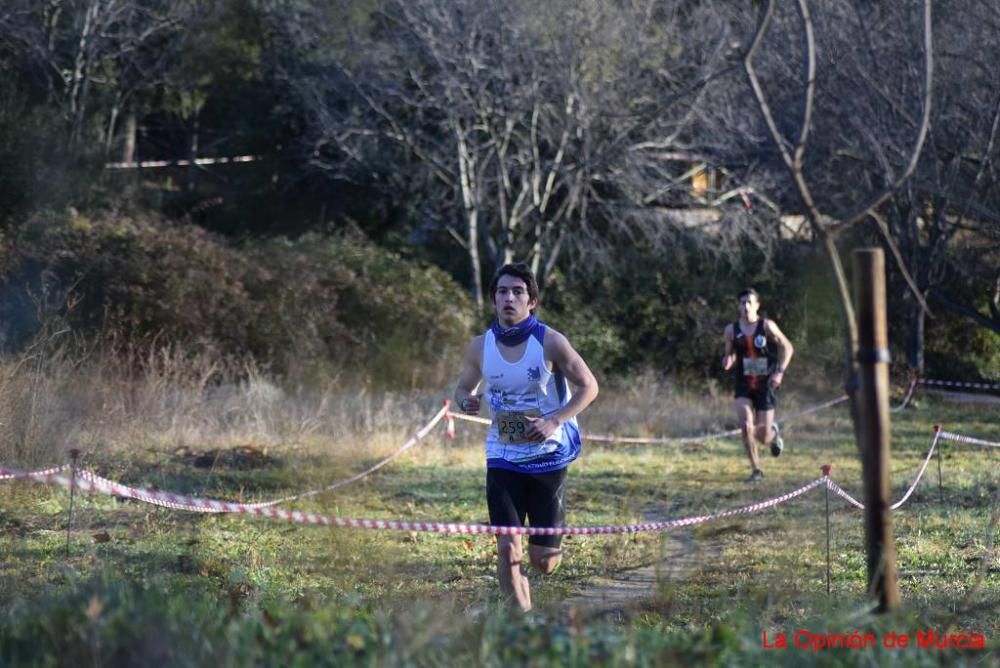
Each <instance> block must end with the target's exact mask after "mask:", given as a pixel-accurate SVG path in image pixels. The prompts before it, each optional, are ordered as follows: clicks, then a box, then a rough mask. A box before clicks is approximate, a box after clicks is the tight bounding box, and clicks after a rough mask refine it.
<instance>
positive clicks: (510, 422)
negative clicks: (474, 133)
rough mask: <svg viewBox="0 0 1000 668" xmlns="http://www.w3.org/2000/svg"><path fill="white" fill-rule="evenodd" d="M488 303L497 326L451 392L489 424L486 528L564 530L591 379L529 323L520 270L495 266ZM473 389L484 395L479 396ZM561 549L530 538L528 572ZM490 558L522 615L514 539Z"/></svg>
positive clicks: (530, 286) (526, 284) (523, 583)
mask: <svg viewBox="0 0 1000 668" xmlns="http://www.w3.org/2000/svg"><path fill="white" fill-rule="evenodd" d="M490 298H491V299H492V301H493V307H494V309H495V310H496V316H497V319H496V321H495V322H494V323H493V326H492V327H491V328H490V329H488V330H487V331H486V332H485V333H484V334H481V335H480V336H477V337H475V338H474V339H472V341H471V342H470V343H469V347H468V350H467V351H466V353H465V361H464V363H463V366H462V372H461V374H460V375H459V378H458V386H457V388H456V390H455V402H456V403H457V404H458V405H459V406H460V407H461V408H462V410H463V411H464V412H466V413H468V414H472V415H474V414H476V413H478V412H479V408H480V404H481V399H480V398H481V397H482V396H485V397H486V401H487V405H488V407H489V412H490V417H491V418H492V421H493V423H492V424H491V425H490V428H489V432H488V433H487V436H486V502H487V505H488V506H489V512H490V523H491V524H493V525H494V526H524V524H525V520H527V521H528V524H530V525H531V526H536V527H560V526H564V525H565V519H566V506H565V497H566V493H565V486H564V483H565V480H566V469H567V467H568V466H569V463H570V462H571V461H573V460H574V459H576V457H577V456H578V455H579V453H580V446H581V443H580V430H579V428H578V427H577V424H576V415H577V414H578V413H579V412H580V411H582V410H583V409H584V408H586V407H587V406H588V405H589V404H590V403H591V402H592V401H593V400H594V398H595V397H596V396H597V391H598V388H597V380H596V379H595V378H594V374H593V373H591V371H590V368H589V367H588V366H587V363H586V362H584V361H583V358H582V357H580V355H579V353H577V352H576V350H574V349H573V346H571V345H570V343H569V341H567V340H566V337H565V336H563V335H562V334H560V333H559V332H557V331H555V330H554V329H551V328H549V327H546V326H545V325H543V324H542V323H540V322H538V320H536V319H535V316H534V315H533V314H532V311H533V310H534V309H535V307H536V306H537V305H538V284H537V283H536V282H535V277H534V275H533V274H532V272H531V270H530V269H528V267H527V265H525V264H507V265H504V266H503V267H500V269H499V270H497V273H496V275H495V276H494V277H493V280H492V281H491V282H490ZM481 381H485V387H484V391H483V392H482V393H479V394H477V393H476V390H477V388H478V387H479V384H480V382H481ZM567 381H568V382H569V383H572V385H573V386H574V392H572V393H571V392H570V388H569V386H568V384H567ZM561 542H562V537H561V536H531V537H530V538H529V539H528V556H529V558H530V560H531V564H532V566H534V567H535V568H536V569H537V570H538V571H540V572H541V573H551V572H552V571H554V570H555V569H556V567H557V566H558V565H559V562H560V560H561V559H562V552H561V551H560V549H559V546H560V544H561ZM497 556H498V564H497V575H498V577H499V580H500V589H501V590H502V592H503V593H504V595H505V596H507V597H508V598H509V599H511V600H513V601H514V602H515V603H516V604H517V605H518V607H520V608H521V610H523V611H525V612H527V611H528V610H530V609H531V592H530V590H529V587H528V579H527V577H525V576H524V575H523V574H522V572H521V561H522V557H523V549H522V541H521V536H497Z"/></svg>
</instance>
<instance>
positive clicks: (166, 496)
mask: <svg viewBox="0 0 1000 668" xmlns="http://www.w3.org/2000/svg"><path fill="white" fill-rule="evenodd" d="M15 477H18V478H26V479H29V480H33V481H35V482H40V483H43V484H47V485H59V486H62V487H66V488H70V487H72V486H75V487H76V488H77V489H81V490H85V491H91V492H99V493H102V494H108V495H114V496H124V497H128V498H133V499H136V500H138V501H145V502H147V503H152V504H154V505H158V506H164V507H168V508H174V509H177V510H192V511H195V512H215V513H236V514H241V515H253V516H258V517H270V518H274V519H279V520H285V521H288V522H296V523H299V524H312V525H323V526H334V527H345V528H353V529H381V530H394V531H420V532H429V533H462V534H494V535H501V536H514V535H527V536H587V535H599V534H619V533H637V532H642V531H662V530H664V529H673V528H676V527H683V526H691V525H694V524H701V523H703V522H708V521H709V520H714V519H720V518H723V517H731V516H733V515H741V514H748V513H753V512H756V511H758V510H764V509H766V508H773V507H774V506H777V505H779V504H781V503H784V502H786V501H789V500H791V499H794V498H795V497H797V496H799V495H801V494H805V493H806V492H808V491H809V490H810V489H812V488H814V487H816V486H818V485H822V484H824V482H825V481H826V480H828V478H826V477H821V478H817V479H816V480H813V481H812V482H810V483H807V484H805V485H803V486H802V487H799V488H798V489H796V490H793V491H791V492H788V493H787V494H782V495H781V496H777V497H774V498H773V499H768V500H766V501H761V502H758V503H753V504H750V505H748V506H743V507H742V508H734V509H732V510H723V511H720V512H716V513H712V514H710V515H699V516H695V517H684V518H679V519H675V520H664V521H659V522H645V523H642V524H627V525H620V526H592V527H509V526H493V525H490V524H466V523H459V522H415V521H408V520H372V519H354V518H341V517H328V516H326V515H318V514H315V513H304V512H300V511H293V510H284V509H282V508H269V507H263V506H260V505H253V504H244V503H230V502H228V501H215V500H212V499H199V498H197V497H191V496H184V495H181V494H173V493H171V492H154V491H151V490H143V489H135V488H131V487H127V486H125V485H119V484H117V483H115V482H112V481H110V480H105V479H104V478H101V477H100V476H97V475H94V474H93V473H91V472H89V471H80V472H78V473H77V475H76V477H75V479H74V478H71V477H68V476H65V475H60V474H58V473H53V472H51V471H47V472H44V473H39V472H33V471H29V472H18V473H17V475H16V476H15Z"/></svg>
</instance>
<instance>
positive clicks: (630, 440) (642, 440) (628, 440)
mask: <svg viewBox="0 0 1000 668" xmlns="http://www.w3.org/2000/svg"><path fill="white" fill-rule="evenodd" d="M847 399H848V397H847V395H846V394H845V395H843V396H840V397H837V398H835V399H830V400H829V401H824V402H823V403H821V404H817V405H815V406H812V407H810V408H807V409H805V410H802V411H799V412H797V413H792V414H791V415H789V416H788V417H786V418H784V419H783V420H782V421H781V422H782V423H784V422H787V421H789V420H794V419H796V418H800V417H803V416H806V415H810V414H812V413H816V412H817V411H821V410H823V409H825V408H830V407H831V406H836V405H837V404H839V403H841V402H844V401H847ZM448 417H449V418H454V419H457V420H465V421H466V422H475V423H476V424H483V425H489V424H492V423H491V422H490V420H489V419H487V418H482V417H479V416H476V415H466V414H464V413H453V412H449V413H448ZM741 433H743V432H742V430H741V429H730V430H728V431H720V432H716V433H713V434H704V435H702V436H676V437H673V436H650V437H641V436H615V435H612V434H584V435H583V438H584V440H588V441H597V442H599V443H622V444H625V445H656V444H660V443H700V442H702V441H712V440H715V439H719V438H726V437H730V436H739V435H740V434H741ZM453 435H454V434H453V433H452V437H453Z"/></svg>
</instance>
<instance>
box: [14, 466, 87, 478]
mask: <svg viewBox="0 0 1000 668" xmlns="http://www.w3.org/2000/svg"><path fill="white" fill-rule="evenodd" d="M69 467H70V465H69V464H62V465H61V466H53V467H52V468H48V469H39V470H38V471H18V470H16V469H5V468H0V480H14V479H15V478H20V479H25V478H31V477H33V476H47V475H51V474H54V473H59V472H61V471H64V470H65V469H68V468H69Z"/></svg>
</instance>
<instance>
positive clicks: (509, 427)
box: [494, 411, 539, 445]
mask: <svg viewBox="0 0 1000 668" xmlns="http://www.w3.org/2000/svg"><path fill="white" fill-rule="evenodd" d="M537 415H538V412H537V411H532V412H531V413H514V412H508V411H498V412H497V413H496V417H495V418H494V422H495V424H496V426H497V435H498V436H499V438H500V442H501V443H507V444H509V445H518V444H521V443H538V442H539V439H537V438H535V439H530V438H528V436H527V434H528V429H529V428H530V427H531V422H529V421H528V419H527V418H528V417H536V416H537Z"/></svg>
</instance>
